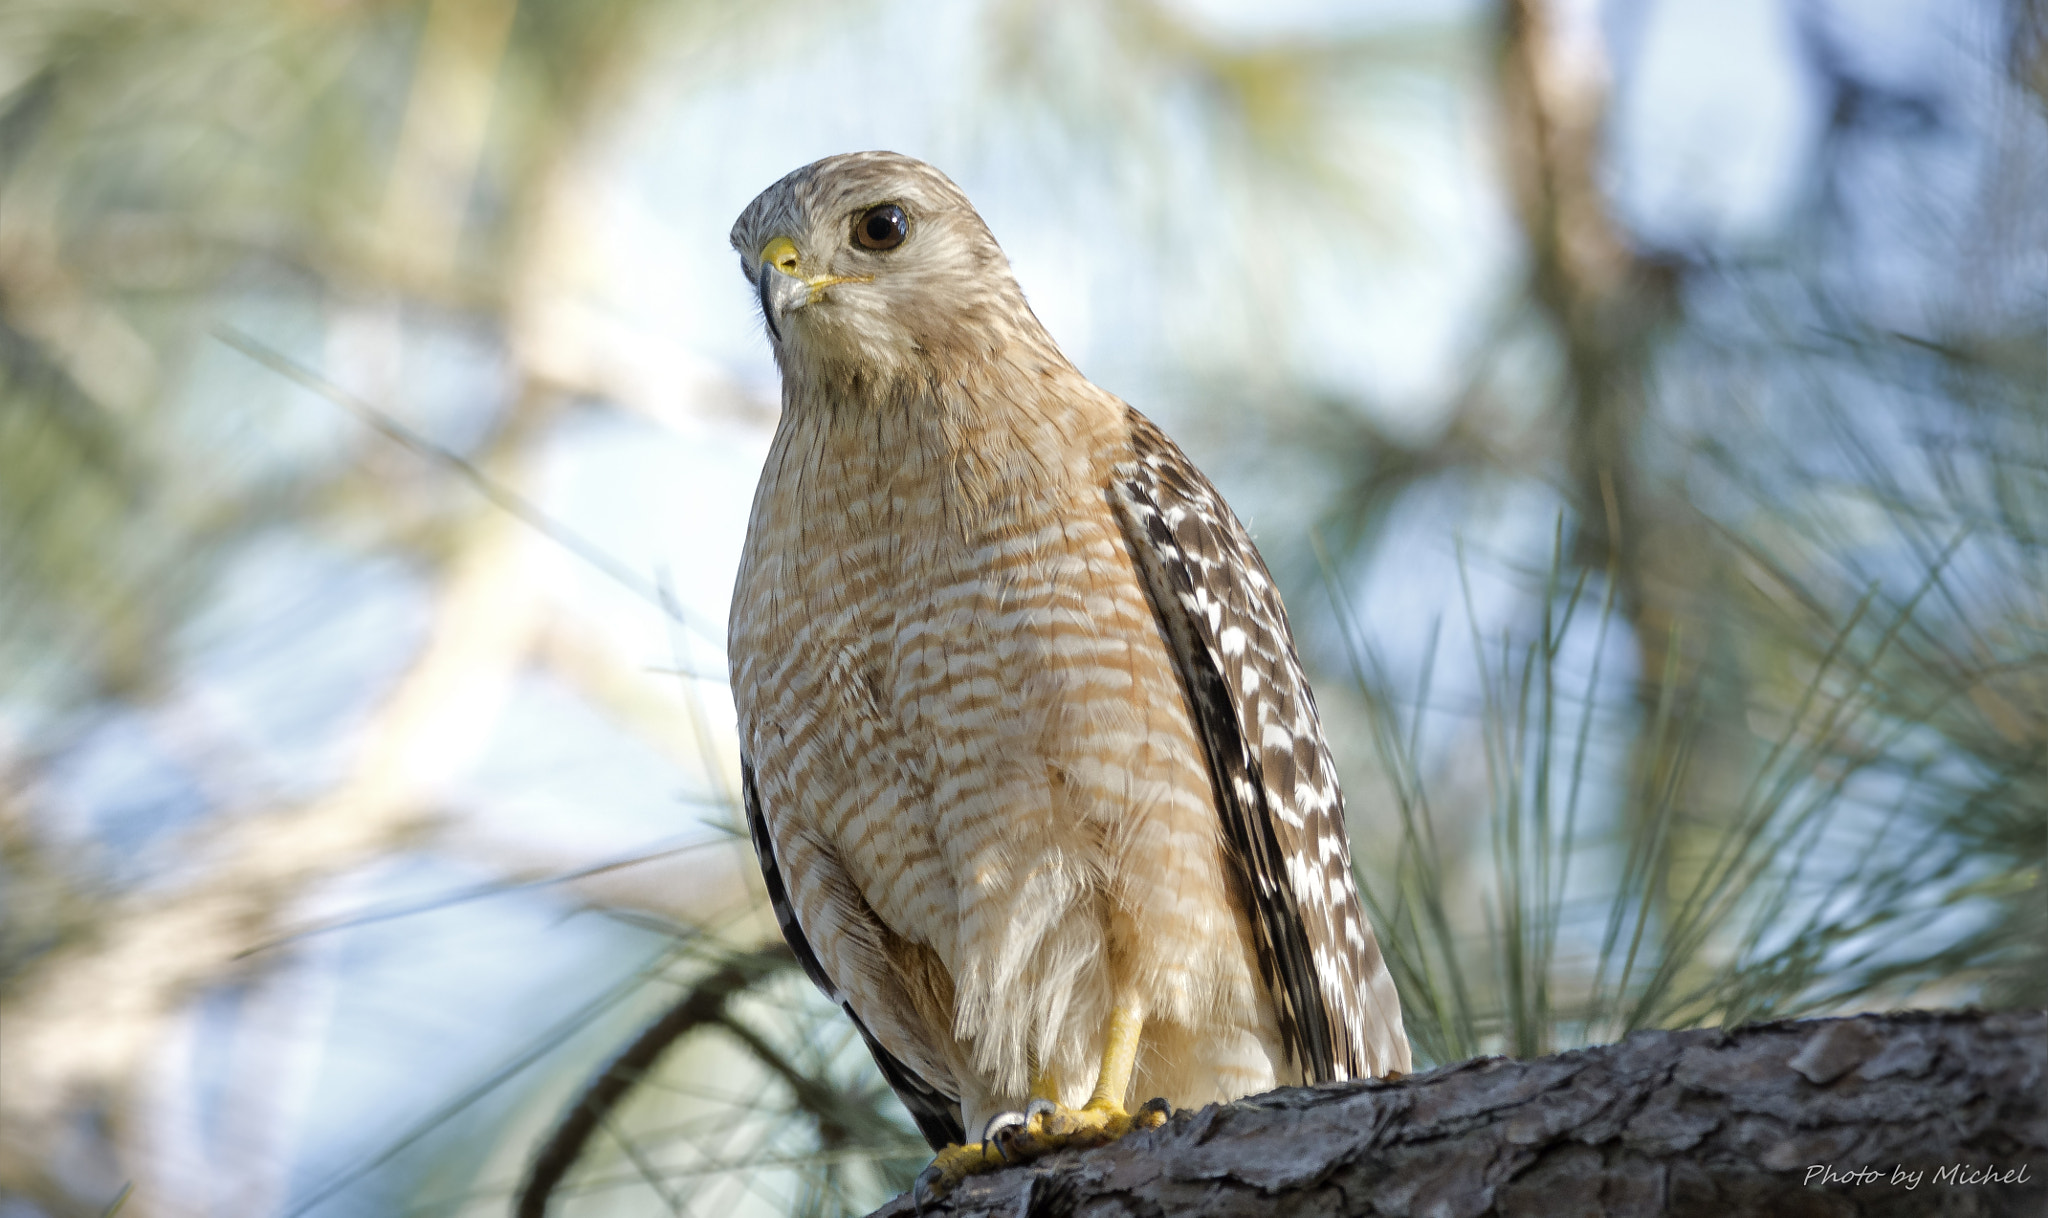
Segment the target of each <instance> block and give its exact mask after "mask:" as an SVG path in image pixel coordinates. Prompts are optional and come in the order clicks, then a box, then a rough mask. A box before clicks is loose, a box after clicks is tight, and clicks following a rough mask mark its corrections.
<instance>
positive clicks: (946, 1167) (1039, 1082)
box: [912, 1006, 1172, 1209]
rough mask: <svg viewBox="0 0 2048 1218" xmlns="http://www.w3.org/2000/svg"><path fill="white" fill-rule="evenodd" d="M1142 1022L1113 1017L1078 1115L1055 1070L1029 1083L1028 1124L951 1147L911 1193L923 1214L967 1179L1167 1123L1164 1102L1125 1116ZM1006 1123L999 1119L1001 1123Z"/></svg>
mask: <svg viewBox="0 0 2048 1218" xmlns="http://www.w3.org/2000/svg"><path fill="white" fill-rule="evenodd" d="M1144 1028H1145V1019H1144V1016H1142V1015H1140V1014H1138V1012H1137V1011H1136V1010H1134V1009H1132V1008H1130V1007H1124V1006H1120V1007H1118V1008H1117V1009H1116V1011H1115V1013H1113V1014H1112V1015H1111V1016H1110V1020H1109V1034H1108V1036H1106V1037H1104V1039H1103V1046H1102V1067H1101V1070H1100V1071H1099V1072H1098V1073H1097V1074H1096V1076H1095V1091H1094V1094H1092V1095H1090V1096H1089V1097H1088V1102H1087V1103H1086V1104H1084V1105H1082V1106H1081V1107H1079V1108H1068V1107H1066V1106H1065V1105H1063V1104H1061V1103H1060V1102H1059V1099H1058V1097H1059V1093H1060V1089H1059V1083H1058V1080H1056V1079H1054V1078H1053V1077H1052V1075H1051V1072H1050V1071H1047V1072H1044V1073H1040V1074H1036V1075H1035V1076H1034V1077H1033V1078H1032V1080H1031V1103H1030V1104H1029V1105H1028V1106H1027V1107H1026V1108H1025V1110H1024V1113H1023V1118H1024V1119H1023V1120H1021V1121H1018V1120H1016V1118H1015V1116H1014V1115H1013V1116H1011V1117H1010V1118H1009V1120H1010V1122H1012V1123H1009V1124H1005V1125H1001V1126H998V1125H997V1124H996V1122H994V1121H992V1122H990V1130H989V1131H988V1132H987V1134H986V1135H985V1140H983V1141H980V1142H974V1143H971V1144H969V1145H965V1146H948V1147H947V1148H946V1149H944V1150H942V1151H940V1152H939V1154H938V1157H937V1158H935V1159H933V1160H932V1162H931V1166H930V1167H927V1168H925V1169H924V1172H923V1173H922V1174H920V1175H919V1176H918V1178H917V1186H916V1188H915V1189H913V1190H912V1195H913V1198H914V1200H915V1201H916V1202H917V1204H918V1207H919V1208H920V1209H922V1208H923V1204H924V1202H925V1201H926V1200H928V1199H932V1198H937V1197H943V1196H945V1195H946V1194H947V1193H948V1192H951V1191H952V1189H953V1187H954V1186H955V1185H957V1184H959V1183H960V1182H961V1181H962V1180H965V1179H966V1178H967V1177H969V1176H972V1175H978V1174H979V1173H981V1172H985V1171H992V1170H994V1169H995V1168H998V1167H1001V1166H1003V1165H1004V1164H1007V1163H1028V1162H1030V1161H1031V1160H1033V1159H1036V1158H1040V1157H1042V1156H1044V1155H1049V1154H1051V1153H1052V1152H1054V1151H1056V1150H1068V1149H1079V1148H1085V1147H1090V1146H1104V1145H1107V1144H1109V1143H1111V1142H1114V1141H1116V1140H1117V1139H1118V1138H1121V1137H1123V1136H1124V1135H1125V1134H1127V1133H1129V1132H1131V1131H1132V1130H1134V1129H1157V1128H1158V1127H1159V1126H1161V1125H1164V1124H1165V1123H1166V1117H1167V1114H1168V1113H1169V1112H1171V1111H1172V1108H1171V1107H1170V1106H1169V1105H1168V1104H1167V1102H1166V1101H1165V1100H1152V1101H1149V1102H1148V1103H1145V1104H1141V1105H1139V1107H1138V1110H1137V1112H1135V1113H1133V1112H1127V1111H1125V1109H1124V1097H1125V1095H1126V1094H1127V1093H1128V1092H1129V1091H1130V1089H1131V1073H1132V1071H1133V1069H1134V1068H1135V1067H1136V1065H1137V1061H1138V1037H1139V1034H1140V1033H1142V1032H1143V1031H1144ZM1002 1119H1003V1118H997V1120H998V1121H1000V1120H1002Z"/></svg>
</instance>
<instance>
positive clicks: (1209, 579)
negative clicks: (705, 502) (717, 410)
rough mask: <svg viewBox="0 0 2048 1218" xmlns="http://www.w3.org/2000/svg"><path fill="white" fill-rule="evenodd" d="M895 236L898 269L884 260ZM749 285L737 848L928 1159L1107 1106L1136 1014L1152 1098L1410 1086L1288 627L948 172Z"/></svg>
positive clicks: (788, 228) (885, 176)
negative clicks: (753, 406)
mask: <svg viewBox="0 0 2048 1218" xmlns="http://www.w3.org/2000/svg"><path fill="white" fill-rule="evenodd" d="M885 204H893V205H895V206H896V207H897V208H900V212H901V219H902V221H903V227H904V228H906V229H907V236H904V237H903V238H902V239H901V242H900V244H897V245H894V246H893V247H892V248H881V249H870V248H865V247H864V244H863V240H862V233H861V231H860V230H859V228H858V227H857V226H859V225H861V224H864V223H866V222H867V220H866V217H868V215H869V212H870V209H871V208H875V207H877V206H878V205H885ZM886 218H887V217H885V219H886ZM877 231H879V230H877ZM888 235H890V234H887V233H885V234H884V236H885V237H886V236H888ZM733 245H734V247H735V248H736V249H738V250H739V252H740V256H741V263H742V266H743V268H744V269H745V270H746V271H747V274H748V276H749V278H750V279H751V280H752V281H753V282H754V283H755V284H756V288H757V291H758V292H759V294H760V296H761V300H762V304H763V308H764V310H765V312H766V316H767V321H768V324H769V328H770V330H771V333H772V334H773V335H774V336H775V340H776V341H775V352H776V360H777V362H778V364H779V365H780V367H781V370H782V376H783V413H782V419H781V423H780V426H779V427H778V429H777V432H776V436H775V441H774V445H773V447H772V449H771V451H770V453H769V457H768V462H767V466H766V468H765V470H764V471H763V473H762V478H761V484H760V488H759V490H758V492H757V493H756V496H755V501H754V510H753V518H752V522H751V524H750V526H749V529H748V536H747V547H746V552H745V556H744V559H743V562H742V566H741V570H740V578H739V584H738V587H737V589H736V591H735V594H734V600H733V610H732V623H731V638H730V646H729V651H730V655H731V662H732V679H733V693H734V698H735V701H736V702H737V704H738V708H739V720H740V735H741V747H742V751H743V755H744V757H745V759H746V771H747V787H748V805H749V809H748V810H749V818H750V822H751V824H752V826H753V828H754V832H755V844H756V847H757V849H759V850H760V852H761V861H762V866H763V870H764V873H765V875H766V877H767V880H768V884H769V889H770V896H771V898H773V899H775V900H776V901H777V903H778V912H779V913H780V914H781V916H782V919H783V927H784V930H785V933H787V934H788V935H789V937H790V940H791V942H792V944H793V945H794V946H795V947H796V948H797V950H798V953H799V955H800V956H801V957H802V958H803V959H804V961H805V964H806V967H807V968H808V969H809V970H810V971H811V975H812V978H813V980H815V981H816V982H817V983H818V984H819V985H820V987H821V988H823V989H824V990H825V991H826V992H827V993H828V994H831V995H832V996H833V997H834V998H835V1000H837V1001H839V1002H841V1003H842V1004H843V1005H844V1006H845V1007H846V1009H847V1011H848V1013H849V1014H850V1015H851V1016H852V1017H853V1018H854V1019H855V1021H856V1022H857V1023H858V1024H859V1025H860V1026H861V1029H862V1031H863V1033H864V1035H866V1036H867V1038H868V1042H869V1044H870V1047H871V1048H873V1049H874V1051H875V1054H876V1058H877V1060H878V1061H879V1062H880V1063H881V1065H882V1067H883V1070H884V1072H885V1074H887V1075H888V1077H889V1080H890V1082H891V1083H892V1084H893V1085H894V1086H895V1087H896V1089H897V1091H898V1093H899V1094H901V1095H902V1096H903V1097H904V1100H905V1102H906V1104H907V1105H909V1107H910V1108H911V1111H912V1113H913V1114H914V1115H915V1116H917V1118H918V1121H919V1125H920V1127H921V1128H922V1129H923V1130H924V1132H925V1134H926V1136H927V1137H928V1138H930V1139H931V1140H932V1141H933V1144H934V1145H935V1146H936V1145H941V1144H943V1143H944V1142H946V1141H960V1140H961V1138H962V1130H963V1129H979V1128H980V1126H981V1123H982V1122H983V1121H985V1120H986V1119H987V1118H988V1117H990V1116H991V1115H993V1114H995V1113H998V1112H1002V1111H1005V1110H1009V1109H1015V1108H1019V1107H1021V1106H1022V1105H1023V1101H1024V1100H1025V1098H1026V1096H1027V1091H1028V1089H1029V1088H1031V1087H1032V1086H1033V1085H1034V1084H1035V1083H1036V1084H1038V1085H1041V1086H1045V1085H1047V1084H1046V1083H1044V1082H1042V1081H1041V1080H1047V1079H1049V1080H1052V1081H1051V1083H1050V1086H1051V1087H1052V1089H1053V1090H1054V1091H1055V1092H1056V1094H1057V1098H1058V1099H1059V1100H1060V1101H1061V1102H1062V1103H1064V1104H1066V1105H1068V1106H1070V1107H1078V1106H1080V1105H1081V1103H1082V1102H1083V1100H1085V1099H1086V1098H1087V1097H1088V1096H1089V1093H1090V1090H1091V1089H1092V1088H1093V1087H1094V1086H1095V1084H1096V1082H1097V1077H1096V1076H1097V1072H1098V1062H1099V1061H1101V1060H1102V1056H1103V1052H1104V1049H1105V1038H1106V1036H1107V1031H1106V1029H1107V1028H1108V1027H1109V1026H1110V1022H1111V1014H1112V1012H1113V1011H1127V1012H1135V1014H1136V1016H1137V1018H1139V1019H1141V1020H1142V1027H1143V1033H1142V1039H1141V1040H1140V1041H1139V1043H1138V1054H1137V1059H1136V1064H1135V1068H1134V1077H1133V1079H1132V1082H1131V1090H1132V1092H1133V1093H1134V1094H1135V1096H1136V1097H1137V1098H1145V1097H1150V1096H1163V1097H1165V1098H1166V1099H1168V1100H1169V1101H1171V1102H1172V1103H1173V1104H1175V1105H1181V1106H1184V1105H1193V1104H1200V1103H1205V1102H1208V1101H1212V1100H1221V1099H1227V1098H1231V1097H1235V1096H1238V1095H1243V1094H1247V1093H1250V1092H1253V1091H1258V1090H1263V1089H1265V1088H1268V1087H1270V1086H1272V1085H1274V1084H1275V1083H1276V1082H1298V1081H1319V1080H1323V1079H1328V1078H1345V1077H1355V1076H1360V1075H1364V1074H1382V1073H1386V1072H1388V1071H1390V1070H1401V1071H1405V1070H1406V1069H1408V1046H1407V1041H1406V1039H1405V1037H1404V1036H1403V1035H1402V1033H1401V1025H1400V1011H1399V1006H1398V1003H1397V1002H1396V1000H1395V998H1394V993H1393V986H1392V982H1391V981H1390V980H1389V979H1388V977H1387V973H1386V969H1385V966H1384V964H1383V963H1382V962H1381V960H1380V957H1379V953H1378V949H1377V947H1376V946H1375V945H1374V943H1373V938H1372V931H1371V929H1370V927H1369V926H1368V925H1367V924H1366V922H1365V919H1364V917H1363V915H1362V914H1361V913H1360V911H1359V906H1358V899H1357V896H1356V893H1355V892H1354V890H1353V888H1352V882H1351V875H1350V858H1349V852H1348V847H1347V846H1346V844H1345V841H1344V834H1343V818H1342V804H1341V800H1340V798H1339V796H1338V794H1337V788H1336V781H1335V775H1334V771H1333V770H1332V769H1331V767H1330V763H1329V756H1328V751H1327V749H1326V748H1325V747H1324V744H1323V740H1322V734H1321V729H1320V727H1319V726H1318V725H1317V723H1316V719H1315V710H1314V704H1313V701H1312V699H1311V698H1310V696H1309V694H1308V689H1307V685H1306V683H1305V682H1304V681H1303V680H1302V678H1301V673H1300V668H1299V663H1298V661H1297V660H1296V658H1295V656H1294V652H1293V648H1292V645H1291V643H1290V641H1289V639H1288V636H1287V626H1286V619H1285V615H1284V611H1282V610H1281V608H1280V603H1279V600H1278V597H1277V594H1276V593H1275V592H1274V591H1273V589H1272V584H1271V581H1270V578H1269V577H1268V576H1267V574H1266V572H1265V569H1264V566H1263V564H1261V563H1260V562H1259V559H1258V556H1257V554H1256V552H1255V551H1254V550H1253V549H1252V548H1251V543H1250V541H1249V539H1248V538H1247V537H1246V536H1245V534H1244V531H1243V529H1242V527H1241V526H1240V525H1239V524H1238V522H1237V521H1236V519H1235V518H1234V517H1232V516H1231V515H1230V513H1229V510H1228V509H1227V508H1226V507H1224V506H1223V504H1222V501H1221V500H1220V498H1218V497H1217V496H1216V495H1215V492H1214V490H1213V489H1212V488H1211V487H1210V486H1209V485H1208V483H1207V482H1206V480H1204V479H1203V478H1202V477H1201V475H1200V474H1199V473H1198V472H1197V471H1195V470H1194V469H1193V467H1192V466H1190V465H1188V464H1187V461H1186V458H1185V457H1184V456H1183V455H1182V454H1181V453H1180V451H1179V450H1178V449H1177V448H1175V447H1174V446H1173V445H1172V443H1171V442H1170V441H1168V440H1167V439H1166V438H1165V437H1164V436H1163V435H1161V434H1160V433H1159V432H1158V431H1157V430H1156V429H1154V428H1153V427H1152V426H1151V424H1150V423H1148V422H1146V421H1145V420H1144V419H1143V418H1142V416H1139V415H1138V414H1137V413H1136V412H1135V411H1132V410H1131V409H1130V408H1129V407H1127V406H1125V405H1124V404H1123V403H1122V402H1120V401H1118V400H1117V399H1116V398H1115V397H1113V396H1111V395H1110V394H1108V393H1105V392H1103V391H1102V390H1100V389H1098V388H1096V387H1095V386H1094V385H1092V384H1090V383H1089V382H1088V381H1087V380H1086V379H1085V378H1083V377H1082V376H1081V375H1080V373H1079V372H1077V371H1076V370H1075V369H1074V368H1073V367H1072V366H1071V365H1070V364H1068V363H1067V361H1066V360H1065V359H1064V358H1063V357H1062V356H1061V355H1060V353H1059V351H1058V349H1057V347H1055V346H1054V344H1053V342H1052V340H1051V338H1050V337H1049V336H1048V335H1047V334H1046V333H1045V331H1044V329H1043V327H1041V326H1040V325H1039V323H1038V321H1037V319H1036V318H1035V317H1034V316H1033V315H1032V313H1031V311H1030V309H1029V308H1028V307H1027V306H1026V304H1025V302H1024V299H1023V295H1022V293H1021V292H1020V291H1019V290H1018V288H1017V286H1016V283H1015V281H1014V279H1013V278H1012V277H1011V275H1010V272H1009V267H1008V263H1007V261H1006V260H1005V259H1004V258H1003V255H1002V252H1001V250H1000V249H999V248H998V247H997V246H996V244H995V241H994V239H993V238H992V237H991V236H990V235H989V234H988V231H987V229H986V228H985V227H984V226H983V224H982V222H981V220H980V218H979V217H978V216H977V215H976V214H975V213H974V210H973V208H972V207H971V206H970V205H969V204H968V202H967V200H966V198H965V197H964V196H962V195H961V193H960V192H959V190H958V188H956V187H955V186H954V185H953V184H952V183H951V182H949V181H948V180H946V178H945V177H944V176H943V175H941V174H939V173H938V172H937V171H936V170H934V169H932V168H931V167H929V166H927V165H924V164H922V163H920V162H917V161H914V160H911V159H909V158H907V157H901V156H896V155H894V154H890V153H859V154H854V155H851V156H842V157H833V158H829V159H827V160H823V161H819V162H817V163H816V164H813V165H810V166H807V167H805V168H804V169H801V170H798V171H797V172H796V173H793V174H791V175H790V176H789V177H787V178H784V179H783V180H782V181H780V182H778V183H776V184H775V185H774V186H772V187H770V188H769V189H768V190H767V191H765V192H764V193H763V194H762V195H761V196H760V197H759V198H757V199H756V200H754V202H753V203H752V204H751V205H750V206H749V207H748V208H747V210H746V212H745V213H744V214H743V215H742V216H741V217H740V220H739V222H738V224H737V225H736V226H735V228H734V230H733ZM764 255H765V258H764ZM1117 1098H1119V1099H1121V1100H1125V1102H1128V1097H1117Z"/></svg>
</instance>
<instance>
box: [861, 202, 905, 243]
mask: <svg viewBox="0 0 2048 1218" xmlns="http://www.w3.org/2000/svg"><path fill="white" fill-rule="evenodd" d="M909 235H910V217H908V216H906V215H904V214H903V209H902V208H900V207H898V206H896V205H895V204H894V203H884V204H881V205H880V206H878V207H870V208H868V209H867V210H866V211H864V212H862V213H861V214H860V218H859V219H858V220H855V221H854V222H853V239H854V240H855V241H858V242H860V244H861V246H862V248H864V249H871V250H893V249H895V248H896V247H897V246H899V245H901V244H903V239H904V238H905V237H907V236H909Z"/></svg>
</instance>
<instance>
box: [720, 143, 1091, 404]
mask: <svg viewBox="0 0 2048 1218" xmlns="http://www.w3.org/2000/svg"><path fill="white" fill-rule="evenodd" d="M732 244H733V248H734V249H736V250H738V251H739V255H740V267H741V269H742V270H743V271H744V272H745V273H746V275H747V278H748V279H749V280H750V281H751V282H752V283H753V284H754V288H755V291H756V293H757V294H758V296H759V297H760V301H761V314H762V317H763V319H764V320H765V321H766V322H767V324H768V333H769V335H770V337H771V338H772V339H773V340H774V343H775V355H776V360H777V362H778V363H780V364H781V365H782V368H783V371H784V373H785V374H788V373H790V372H792V371H795V370H799V369H801V370H805V371H809V372H812V373H825V374H829V371H828V370H830V369H833V368H859V369H864V370H866V371H868V372H869V373H870V374H873V373H881V374H884V375H890V374H893V375H896V376H903V375H910V376H928V375H930V374H932V373H934V372H943V371H944V370H945V368H946V366H947V365H949V364H951V363H953V362H954V361H956V360H959V359H962V358H966V359H973V358H976V357H984V358H985V357H986V356H988V355H991V354H994V353H995V352H996V351H997V350H999V349H1001V348H1002V347H1005V346H1008V345H1010V344H1012V343H1015V342H1018V341H1020V340H1021V341H1025V342H1029V343H1031V344H1032V345H1034V346H1037V345H1043V346H1044V347H1046V348H1050V347H1051V345H1052V344H1051V341H1050V340H1049V339H1047V338H1046V337H1045V332H1044V329H1043V328H1042V327H1041V326H1040V325H1039V324H1038V319H1037V318H1036V317H1034V316H1032V314H1031V310H1030V308H1029V307H1028V306H1026V305H1025V303H1024V294H1023V293H1022V292H1021V291H1020V290H1019V289H1018V287H1017V281H1016V279H1015V278H1014V277H1013V276H1012V275H1011V274H1010V264H1009V260H1008V259H1006V258H1004V257H1003V251H1002V249H1001V247H999V246H998V245H996V241H995V238H994V237H992V236H990V235H989V231H988V226H987V225H985V224H983V223H982V221H981V217H980V216H978V215H976V214H975V211H974V206H973V205H972V204H970V203H969V202H968V201H967V196H966V195H964V194H962V193H960V188H959V187H957V186H955V185H953V183H952V182H951V181H950V180H948V179H947V177H946V175H945V174H942V173H940V172H939V171H938V170H936V169H933V168H932V167H931V166H930V165H927V164H925V163H924V162H923V161H919V160H914V159H912V158H910V157H907V156H902V155H899V154H897V153H894V152H853V153H847V154H845V155H843V156H833V157H826V158H825V159H824V160H822V161H814V162H812V163H811V164H809V165H806V166H804V167H803V168H802V169H799V170H797V171H796V172H795V173H792V174H790V175H789V176H788V177H785V178H783V179H782V180H781V181H779V182H777V183H775V185H773V186H770V187H769V188H768V189H766V190H764V191H762V192H761V194H760V195H759V196H758V197H757V198H755V200H754V201H753V202H752V203H749V204H748V205H747V209H746V210H745V211H744V212H742V213H740V218H739V221H738V222H737V223H736V224H734V225H733V229H732Z"/></svg>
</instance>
